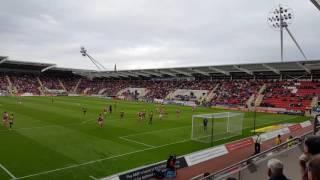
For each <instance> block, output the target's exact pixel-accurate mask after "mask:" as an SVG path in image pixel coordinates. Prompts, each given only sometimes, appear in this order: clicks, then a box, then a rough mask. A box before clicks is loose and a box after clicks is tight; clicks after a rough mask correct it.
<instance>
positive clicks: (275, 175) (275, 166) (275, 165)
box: [267, 159, 288, 180]
mask: <svg viewBox="0 0 320 180" xmlns="http://www.w3.org/2000/svg"><path fill="white" fill-rule="evenodd" d="M267 166H268V176H269V177H270V178H269V180H288V178H287V177H286V176H285V175H284V174H283V163H282V162H281V161H280V160H278V159H270V160H269V161H268V164H267Z"/></svg>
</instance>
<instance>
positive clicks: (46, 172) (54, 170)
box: [16, 139, 191, 179]
mask: <svg viewBox="0 0 320 180" xmlns="http://www.w3.org/2000/svg"><path fill="white" fill-rule="evenodd" d="M187 141H191V140H190V139H184V140H181V141H177V142H173V143H168V144H163V145H161V146H155V147H150V148H146V149H140V150H137V151H132V152H128V153H124V154H119V155H115V156H110V157H107V158H102V159H97V160H92V161H88V162H85V163H81V164H75V165H71V166H66V167H63V168H57V169H53V170H49V171H43V172H39V173H35V174H30V175H26V176H22V177H17V178H16V179H25V178H29V177H34V176H39V175H43V174H48V173H52V172H57V171H62V170H66V169H72V168H76V167H79V166H85V165H88V164H94V163H97V162H101V161H105V160H109V159H114V158H118V157H122V156H127V155H131V154H135V153H139V152H144V151H148V150H153V149H158V148H161V147H166V146H170V145H174V144H179V143H183V142H187Z"/></svg>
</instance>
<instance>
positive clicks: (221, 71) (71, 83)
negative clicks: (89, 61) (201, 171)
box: [0, 59, 320, 113]
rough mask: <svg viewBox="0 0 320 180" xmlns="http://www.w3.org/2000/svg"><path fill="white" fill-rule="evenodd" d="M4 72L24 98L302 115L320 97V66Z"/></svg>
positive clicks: (30, 66)
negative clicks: (182, 104) (104, 99)
mask: <svg viewBox="0 0 320 180" xmlns="http://www.w3.org/2000/svg"><path fill="white" fill-rule="evenodd" d="M240 66H241V68H239V67H240ZM44 70H45V71H44ZM0 71H1V72H2V76H1V77H0V86H1V87H0V88H1V90H2V91H8V93H17V94H19V95H26V94H29V95H30V94H32V95H44V94H48V93H50V94H51V95H52V93H66V94H82V95H98V96H111V97H119V98H120V97H121V98H126V99H134V100H147V101H154V100H155V99H160V100H161V101H170V102H172V101H173V102H174V101H194V102H196V103H197V104H201V103H202V104H205V105H208V106H226V107H232V108H234V107H236V108H250V107H252V106H253V105H254V104H256V105H258V106H260V107H261V108H262V110H263V108H266V109H268V111H270V109H271V110H272V109H277V110H278V111H279V109H280V110H281V111H290V112H300V113H303V112H304V111H306V109H308V108H309V107H311V106H312V103H314V102H315V99H316V100H317V99H318V97H319V95H320V88H319V87H320V83H319V82H318V81H317V79H319V78H320V73H319V71H320V61H308V62H299V61H296V62H284V63H267V65H266V63H261V64H242V65H225V66H207V67H192V68H175V69H170V68H169V69H148V70H131V71H117V72H111V71H110V72H96V71H91V70H77V69H66V68H57V67H55V66H54V65H53V64H43V63H33V62H23V61H12V60H8V59H6V60H5V61H4V62H2V64H1V65H0ZM295 77H303V79H298V78H295ZM130 89H131V90H137V91H136V92H135V91H131V90H130ZM53 90H55V91H53ZM260 110H261V109H260ZM278 111H277V112H278Z"/></svg>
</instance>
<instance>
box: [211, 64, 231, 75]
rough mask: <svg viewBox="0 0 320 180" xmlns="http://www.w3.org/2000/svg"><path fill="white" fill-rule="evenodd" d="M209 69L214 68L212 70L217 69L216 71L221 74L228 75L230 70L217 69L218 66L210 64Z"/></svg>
mask: <svg viewBox="0 0 320 180" xmlns="http://www.w3.org/2000/svg"><path fill="white" fill-rule="evenodd" d="M209 69H211V70H214V71H217V72H218V73H221V74H224V75H227V76H230V72H227V71H224V70H222V69H218V68H216V67H212V66H211V67H209Z"/></svg>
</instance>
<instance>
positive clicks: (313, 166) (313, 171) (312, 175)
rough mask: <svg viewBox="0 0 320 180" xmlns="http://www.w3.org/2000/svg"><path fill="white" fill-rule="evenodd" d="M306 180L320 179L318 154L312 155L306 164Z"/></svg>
mask: <svg viewBox="0 0 320 180" xmlns="http://www.w3.org/2000/svg"><path fill="white" fill-rule="evenodd" d="M308 180H320V155H316V156H314V157H313V158H312V159H311V160H310V162H309V164H308Z"/></svg>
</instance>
